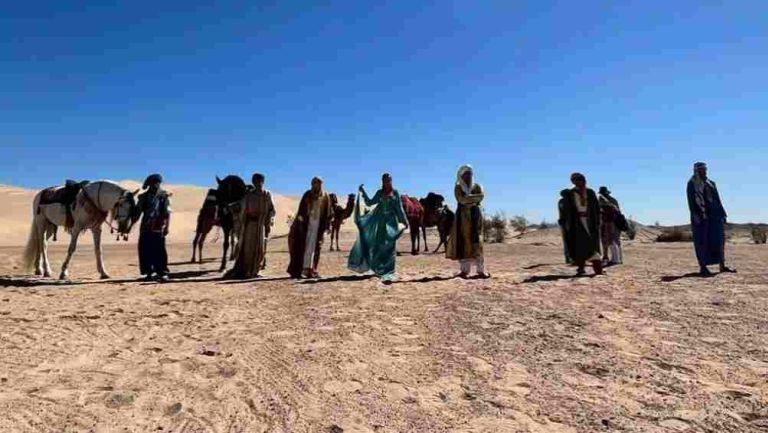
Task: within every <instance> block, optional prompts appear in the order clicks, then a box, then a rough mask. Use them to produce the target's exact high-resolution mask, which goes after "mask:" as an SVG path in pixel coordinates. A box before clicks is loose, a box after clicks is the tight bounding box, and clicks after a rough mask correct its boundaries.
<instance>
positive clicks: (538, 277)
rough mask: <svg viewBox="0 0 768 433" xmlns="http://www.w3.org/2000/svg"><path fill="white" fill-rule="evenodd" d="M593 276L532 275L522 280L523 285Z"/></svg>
mask: <svg viewBox="0 0 768 433" xmlns="http://www.w3.org/2000/svg"><path fill="white" fill-rule="evenodd" d="M594 277H595V275H594V274H588V275H534V276H533V277H528V278H526V279H525V280H523V283H524V284H525V283H538V282H540V281H560V280H577V279H580V278H594Z"/></svg>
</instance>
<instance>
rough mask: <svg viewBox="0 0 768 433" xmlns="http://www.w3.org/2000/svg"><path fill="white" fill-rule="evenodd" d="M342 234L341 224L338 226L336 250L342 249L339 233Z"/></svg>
mask: <svg viewBox="0 0 768 433" xmlns="http://www.w3.org/2000/svg"><path fill="white" fill-rule="evenodd" d="M340 234H341V226H339V227H337V228H336V251H341V247H340V246H339V235H340Z"/></svg>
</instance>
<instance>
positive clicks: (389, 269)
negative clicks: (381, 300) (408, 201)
mask: <svg viewBox="0 0 768 433" xmlns="http://www.w3.org/2000/svg"><path fill="white" fill-rule="evenodd" d="M361 198H362V201H363V202H364V203H365V206H366V207H371V206H375V207H374V208H373V210H370V211H368V212H367V213H365V214H364V215H363V214H361V210H360V206H361V204H362V203H360V201H361ZM354 221H355V225H356V226H357V229H358V230H359V234H358V236H357V241H356V242H355V245H354V246H353V247H352V250H351V251H350V253H349V261H348V263H347V267H348V268H349V269H350V270H352V271H354V272H360V273H363V272H368V271H373V272H374V273H375V274H376V275H377V276H378V277H379V278H381V279H382V280H383V281H384V282H391V281H392V280H393V279H394V278H395V256H396V255H397V239H398V238H399V237H400V235H402V234H403V231H405V230H406V229H408V219H407V218H406V217H405V211H404V210H403V202H402V200H401V198H400V193H399V192H398V191H397V190H396V189H394V188H393V187H392V176H391V175H390V174H389V173H384V175H382V176H381V189H380V190H378V191H376V194H375V195H374V196H373V198H369V197H368V193H366V192H365V188H364V186H363V185H360V188H359V189H358V197H357V203H355V211H354ZM398 224H403V225H404V226H405V228H403V229H400V228H399V227H398Z"/></svg>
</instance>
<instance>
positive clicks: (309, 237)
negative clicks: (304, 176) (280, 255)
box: [288, 177, 331, 278]
mask: <svg viewBox="0 0 768 433" xmlns="http://www.w3.org/2000/svg"><path fill="white" fill-rule="evenodd" d="M330 219H331V199H330V197H329V196H328V194H327V193H326V192H325V191H323V180H322V179H320V178H319V177H315V178H313V179H312V188H311V189H310V190H309V191H307V192H305V193H304V196H303V197H302V198H301V202H299V211H298V212H297V213H296V217H295V218H294V220H293V224H291V230H290V232H289V233H288V251H289V253H290V256H291V261H290V263H289V264H288V273H289V274H290V275H291V277H292V278H301V277H302V276H304V277H306V278H318V277H320V275H319V274H318V272H317V266H318V264H319V262H320V250H321V247H322V245H323V237H324V235H325V231H326V230H327V229H328V224H329V222H330Z"/></svg>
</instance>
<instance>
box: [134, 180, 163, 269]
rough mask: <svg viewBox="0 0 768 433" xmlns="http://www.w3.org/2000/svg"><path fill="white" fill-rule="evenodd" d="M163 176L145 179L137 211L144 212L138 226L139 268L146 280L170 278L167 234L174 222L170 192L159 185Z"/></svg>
mask: <svg viewBox="0 0 768 433" xmlns="http://www.w3.org/2000/svg"><path fill="white" fill-rule="evenodd" d="M162 182H163V177H162V176H161V175H159V174H152V175H150V176H148V177H147V179H146V180H145V181H144V185H143V186H142V189H143V190H145V192H144V193H142V194H141V195H139V199H138V206H137V207H138V211H139V212H140V213H141V214H142V217H141V226H140V230H139V272H140V273H141V275H144V278H145V279H146V280H147V281H152V280H153V278H156V279H157V280H158V281H160V282H165V281H168V251H167V250H166V247H165V238H166V236H168V231H169V229H170V223H171V201H170V194H168V192H166V191H165V190H163V189H161V188H160V184H161V183H162Z"/></svg>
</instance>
